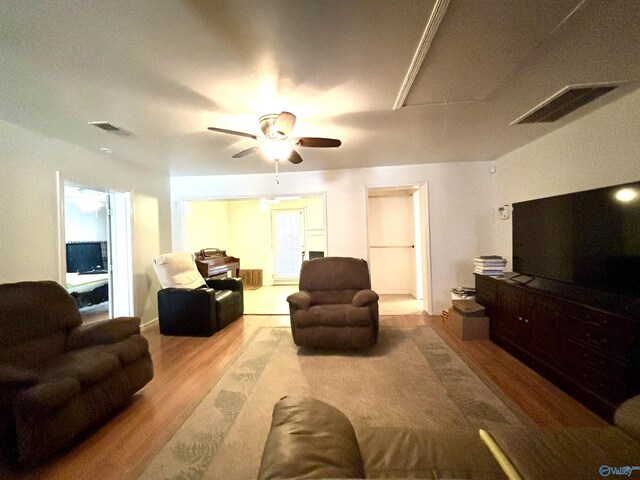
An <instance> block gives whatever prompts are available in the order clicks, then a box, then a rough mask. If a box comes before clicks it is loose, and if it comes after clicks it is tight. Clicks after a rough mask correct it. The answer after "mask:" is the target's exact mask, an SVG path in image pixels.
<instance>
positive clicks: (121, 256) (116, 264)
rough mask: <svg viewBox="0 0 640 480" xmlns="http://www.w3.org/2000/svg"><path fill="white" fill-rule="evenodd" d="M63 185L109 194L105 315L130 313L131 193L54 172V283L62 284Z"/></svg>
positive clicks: (64, 256) (64, 257)
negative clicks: (55, 271)
mask: <svg viewBox="0 0 640 480" xmlns="http://www.w3.org/2000/svg"><path fill="white" fill-rule="evenodd" d="M65 184H69V185H78V186H82V187H84V188H87V189H91V190H95V191H99V192H105V193H107V194H108V195H109V210H110V211H108V212H107V215H108V219H109V253H108V254H109V260H110V261H109V264H110V266H111V271H110V272H109V316H110V317H116V316H131V315H133V313H134V312H133V305H134V302H133V259H132V258H133V257H132V207H131V192H123V191H116V190H111V189H106V190H105V189H103V188H100V187H95V186H91V185H87V184H85V183H83V182H77V181H74V180H71V179H67V178H64V177H63V175H62V173H61V172H60V171H57V172H56V190H57V197H58V198H57V200H58V211H57V220H58V283H60V285H63V286H64V285H66V283H67V282H66V273H67V253H66V244H67V242H66V229H65V210H64V193H65Z"/></svg>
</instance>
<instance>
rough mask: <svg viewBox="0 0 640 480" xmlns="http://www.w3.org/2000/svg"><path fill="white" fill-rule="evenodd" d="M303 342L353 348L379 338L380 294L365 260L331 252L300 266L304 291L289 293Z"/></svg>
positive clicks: (298, 340)
mask: <svg viewBox="0 0 640 480" xmlns="http://www.w3.org/2000/svg"><path fill="white" fill-rule="evenodd" d="M287 301H288V302H289V312H290V314H291V333H292V335H293V341H294V343H295V344H296V345H298V346H299V347H311V348H327V349H352V348H366V347H371V346H373V345H375V344H376V342H377V341H378V295H377V294H376V293H375V292H374V291H373V290H371V280H370V278H369V266H368V265H367V262H366V261H365V260H362V259H358V258H352V257H326V258H317V259H314V260H307V261H305V262H303V263H302V267H301V268H300V291H299V292H295V293H293V294H291V295H289V296H288V297H287Z"/></svg>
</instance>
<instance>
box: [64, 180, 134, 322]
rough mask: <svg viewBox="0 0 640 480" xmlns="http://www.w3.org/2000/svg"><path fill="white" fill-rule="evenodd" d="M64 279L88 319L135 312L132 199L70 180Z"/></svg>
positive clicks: (66, 188) (66, 201)
mask: <svg viewBox="0 0 640 480" xmlns="http://www.w3.org/2000/svg"><path fill="white" fill-rule="evenodd" d="M62 202H63V205H62V212H63V219H64V228H63V229H62V234H63V235H62V237H63V238H62V242H61V243H62V255H61V257H62V258H63V262H62V266H63V267H64V272H63V274H62V275H61V278H62V279H63V281H64V285H65V288H66V289H67V291H68V292H69V293H70V294H71V295H72V296H73V297H74V298H75V300H76V302H77V304H78V307H79V309H80V314H81V316H82V319H83V322H84V323H90V322H94V321H98V320H104V319H108V318H113V317H116V316H128V315H132V313H133V311H132V307H133V295H132V291H133V289H132V273H131V272H132V268H131V222H130V218H131V199H130V194H129V193H126V192H107V191H102V190H95V189H92V188H87V187H84V186H81V185H77V184H74V183H71V182H64V184H63V196H62Z"/></svg>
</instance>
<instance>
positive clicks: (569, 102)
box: [510, 84, 620, 125]
mask: <svg viewBox="0 0 640 480" xmlns="http://www.w3.org/2000/svg"><path fill="white" fill-rule="evenodd" d="M619 86H620V85H611V84H609V85H582V86H578V85H573V86H571V85H570V86H568V87H565V88H563V89H562V90H560V91H559V92H557V93H555V94H553V95H551V97H549V98H548V99H546V100H545V101H544V102H542V103H541V104H540V105H538V106H537V107H535V108H534V109H533V110H530V111H528V112H527V113H525V114H524V115H523V116H521V117H520V118H518V119H516V120H514V121H513V122H511V124H510V125H517V124H521V123H543V122H555V121H556V120H559V119H560V118H562V117H564V116H565V115H568V114H570V113H571V112H573V111H574V110H577V109H578V108H580V107H583V106H584V105H586V104H587V103H590V102H592V101H594V100H595V99H596V98H598V97H601V96H602V95H604V94H605V93H608V92H610V91H611V90H613V89H614V88H617V87H619Z"/></svg>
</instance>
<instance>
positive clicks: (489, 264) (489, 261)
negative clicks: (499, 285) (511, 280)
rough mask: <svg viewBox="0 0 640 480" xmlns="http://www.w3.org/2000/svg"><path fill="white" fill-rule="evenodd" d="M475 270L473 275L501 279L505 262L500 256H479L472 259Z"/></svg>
mask: <svg viewBox="0 0 640 480" xmlns="http://www.w3.org/2000/svg"><path fill="white" fill-rule="evenodd" d="M473 263H474V265H475V269H474V270H473V273H479V274H480V275H489V276H490V277H501V276H502V275H503V273H504V268H505V267H506V265H507V260H506V259H505V258H502V257H501V256H500V255H481V256H480V257H476V258H474V259H473Z"/></svg>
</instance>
